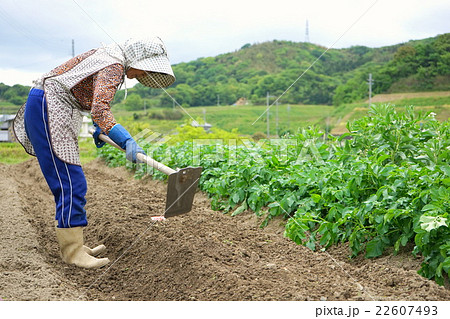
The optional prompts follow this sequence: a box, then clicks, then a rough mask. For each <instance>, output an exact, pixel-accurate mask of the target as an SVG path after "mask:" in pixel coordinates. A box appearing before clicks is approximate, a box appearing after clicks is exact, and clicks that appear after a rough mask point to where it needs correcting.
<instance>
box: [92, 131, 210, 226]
mask: <svg viewBox="0 0 450 319" xmlns="http://www.w3.org/2000/svg"><path fill="white" fill-rule="evenodd" d="M89 132H90V133H91V134H93V133H94V129H91V130H90V131H89ZM99 138H100V139H101V140H102V141H104V142H106V143H108V144H110V145H112V146H114V147H116V148H118V149H119V150H121V151H124V150H123V149H122V148H121V147H120V146H119V145H117V144H116V143H114V141H113V140H111V139H110V138H109V137H108V136H106V135H104V134H100V135H99ZM136 157H137V159H138V160H139V161H141V162H143V163H147V164H148V165H150V166H151V167H153V168H155V169H157V170H158V171H160V172H162V173H164V174H166V175H168V177H169V178H168V183H167V196H166V209H165V211H164V214H162V215H161V216H160V218H169V217H173V216H177V215H181V214H185V213H188V212H190V211H191V209H192V203H193V201H194V195H195V192H196V191H197V186H198V181H199V179H200V174H201V173H202V168H201V167H186V168H182V169H177V170H174V169H172V168H170V167H167V166H166V165H164V164H162V163H159V162H157V161H155V160H154V159H153V158H151V157H148V156H146V155H144V154H141V153H138V154H137V156H136ZM153 219H155V220H156V219H157V217H155V218H153Z"/></svg>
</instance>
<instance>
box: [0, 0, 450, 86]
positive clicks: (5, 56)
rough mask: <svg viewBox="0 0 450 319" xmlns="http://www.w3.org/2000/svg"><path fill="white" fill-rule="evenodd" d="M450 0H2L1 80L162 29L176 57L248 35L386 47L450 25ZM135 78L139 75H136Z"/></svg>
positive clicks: (225, 48) (226, 48)
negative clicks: (73, 44)
mask: <svg viewBox="0 0 450 319" xmlns="http://www.w3.org/2000/svg"><path fill="white" fill-rule="evenodd" d="M449 17H450V1H448V0H378V1H377V0H270V1H266V0H223V1H211V0H208V1H207V0H190V1H186V0H183V1H179V0H172V1H144V0H126V1H125V0H108V1H106V0H105V1H102V0H38V1H37V0H1V2H0V39H1V41H0V82H3V83H5V84H8V85H13V84H23V85H31V81H32V80H34V79H35V78H36V77H38V76H39V75H40V74H42V73H44V72H47V71H49V70H51V69H52V68H53V67H55V66H57V65H59V64H61V63H63V62H65V61H66V60H67V59H69V58H71V57H72V39H73V40H74V42H75V54H79V53H82V52H85V51H87V50H89V49H92V48H96V47H99V46H101V43H105V44H109V43H112V42H118V43H121V42H123V41H125V40H126V39H127V38H129V37H137V36H144V35H159V36H160V37H161V38H162V39H163V40H164V42H165V43H166V46H167V48H168V51H169V55H170V59H171V62H172V63H173V64H176V63H180V62H189V61H192V60H195V59H197V58H200V57H207V56H216V55H218V54H222V53H227V52H232V51H235V50H238V49H239V48H241V47H242V46H243V45H245V44H246V43H250V44H254V43H261V42H265V41H272V40H274V39H276V40H290V41H294V42H302V41H305V39H306V21H308V26H309V41H310V42H312V43H315V44H320V45H322V46H324V47H330V46H333V47H334V48H345V47H350V46H353V45H365V46H369V47H381V46H386V45H392V44H397V43H403V42H407V41H409V40H416V39H423V38H427V37H434V36H436V35H438V34H442V33H447V32H450V18H449ZM132 84H134V82H133V83H132Z"/></svg>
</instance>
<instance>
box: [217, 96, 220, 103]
mask: <svg viewBox="0 0 450 319" xmlns="http://www.w3.org/2000/svg"><path fill="white" fill-rule="evenodd" d="M217 106H220V95H219V94H217Z"/></svg>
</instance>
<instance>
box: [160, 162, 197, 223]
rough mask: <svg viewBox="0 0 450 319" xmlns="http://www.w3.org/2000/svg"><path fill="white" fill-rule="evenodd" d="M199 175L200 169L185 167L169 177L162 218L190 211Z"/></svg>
mask: <svg viewBox="0 0 450 319" xmlns="http://www.w3.org/2000/svg"><path fill="white" fill-rule="evenodd" d="M201 173H202V168H201V167H186V168H182V169H180V170H178V171H175V173H172V174H170V175H169V180H168V184H167V198H166V210H165V212H164V217H166V218H168V217H173V216H177V215H180V214H184V213H188V212H190V211H191V209H192V203H193V201H194V195H195V192H196V191H197V186H198V182H199V180H200V175H201Z"/></svg>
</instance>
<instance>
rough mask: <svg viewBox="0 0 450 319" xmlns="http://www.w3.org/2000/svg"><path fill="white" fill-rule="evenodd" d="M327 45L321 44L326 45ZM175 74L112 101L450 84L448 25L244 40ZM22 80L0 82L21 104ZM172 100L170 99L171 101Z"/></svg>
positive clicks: (285, 98) (307, 97)
mask: <svg viewBox="0 0 450 319" xmlns="http://www.w3.org/2000/svg"><path fill="white" fill-rule="evenodd" d="M325 51H326V52H325ZM173 70H174V73H175V76H176V78H177V80H176V82H175V83H174V84H173V85H172V86H171V87H169V88H167V89H166V90H165V91H166V92H167V93H168V94H166V92H164V91H163V90H160V89H150V88H146V87H144V86H142V85H140V84H137V85H135V86H134V87H133V88H130V89H128V97H127V99H126V100H125V101H123V98H124V94H125V92H124V90H120V91H119V92H117V94H116V97H115V100H114V104H120V107H123V108H125V109H128V110H137V109H142V105H144V104H146V105H147V107H152V106H153V107H172V106H173V105H174V103H178V104H180V105H182V106H208V105H232V104H234V103H235V102H236V101H237V100H238V99H240V98H245V99H246V100H247V101H248V102H249V103H251V104H259V105H264V104H265V103H266V98H267V95H269V96H272V98H271V103H272V102H273V101H274V100H275V98H274V97H279V96H281V95H282V97H281V98H280V103H291V104H328V105H333V104H334V105H340V104H343V103H351V102H354V101H357V100H361V99H364V98H366V97H367V94H368V83H367V79H368V76H369V74H372V78H373V80H374V82H373V86H372V92H373V93H374V94H378V93H394V92H417V91H440V90H450V33H446V34H442V35H438V36H436V37H434V38H428V39H423V40H415V41H409V42H407V43H403V44H397V45H393V46H386V47H381V48H369V47H364V46H353V47H350V48H346V49H329V50H327V48H325V47H322V46H319V45H315V44H311V43H304V42H300V43H296V42H290V41H278V40H274V41H272V42H264V43H258V44H245V45H244V46H242V48H241V49H239V50H237V51H235V52H231V53H225V54H221V55H218V56H216V57H205V58H199V59H196V60H194V61H190V62H186V63H179V64H176V65H174V66H173ZM28 89H29V88H28V87H26V86H22V85H14V86H12V87H9V86H7V85H5V84H3V83H0V101H7V102H10V103H13V104H16V105H20V104H21V103H23V102H24V101H25V99H26V94H27V92H28ZM174 100H175V101H176V102H175V101H174Z"/></svg>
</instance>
